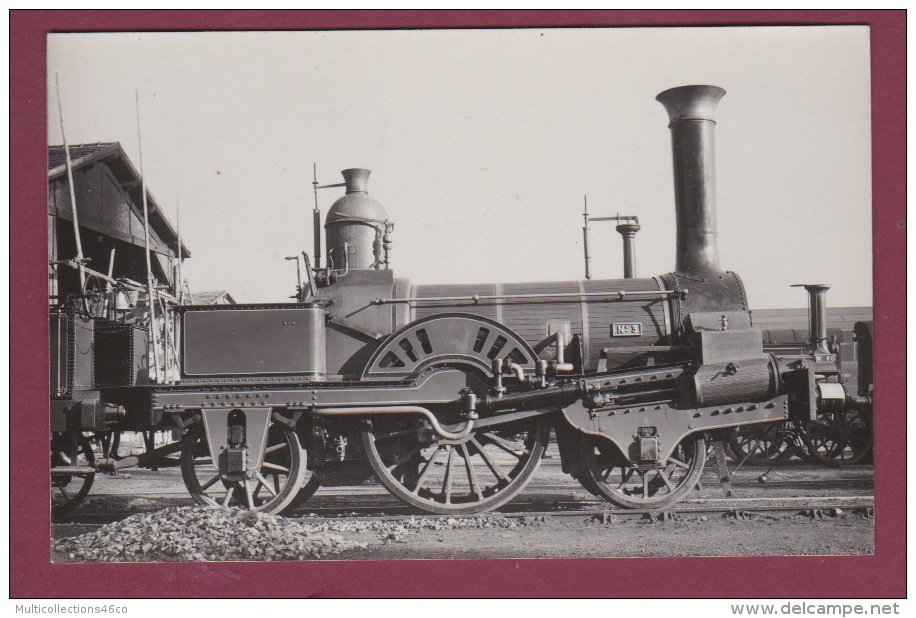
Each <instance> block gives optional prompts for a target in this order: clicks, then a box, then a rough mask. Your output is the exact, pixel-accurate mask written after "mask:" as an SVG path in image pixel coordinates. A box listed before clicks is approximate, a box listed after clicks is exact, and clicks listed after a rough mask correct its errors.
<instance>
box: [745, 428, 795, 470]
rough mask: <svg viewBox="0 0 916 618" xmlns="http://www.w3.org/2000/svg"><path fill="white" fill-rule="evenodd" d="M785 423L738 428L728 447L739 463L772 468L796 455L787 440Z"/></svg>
mask: <svg viewBox="0 0 916 618" xmlns="http://www.w3.org/2000/svg"><path fill="white" fill-rule="evenodd" d="M784 431H785V423H766V424H755V425H748V426H745V427H736V428H735V429H734V431H732V432H731V433H730V434H729V438H728V446H729V447H731V450H732V453H734V455H735V458H736V459H737V460H738V462H739V463H741V462H746V463H748V464H751V465H753V466H772V465H773V464H779V463H783V462H785V461H787V460H788V459H790V458H791V457H792V455H793V454H794V451H795V449H793V448H792V444H791V442H789V441H788V440H786V439H785V435H784V433H783V432H784Z"/></svg>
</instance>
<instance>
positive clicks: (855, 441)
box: [802, 405, 873, 467]
mask: <svg viewBox="0 0 916 618" xmlns="http://www.w3.org/2000/svg"><path fill="white" fill-rule="evenodd" d="M802 438H803V439H804V441H805V445H806V446H807V447H808V453H809V455H810V456H811V457H812V458H813V459H814V460H816V461H818V462H820V463H823V464H826V465H828V466H832V467H840V466H849V465H852V464H855V463H859V462H860V461H862V460H863V459H864V458H865V457H866V455H868V453H869V452H870V451H871V449H872V440H873V436H872V418H871V414H869V413H868V411H867V410H865V409H863V408H862V407H861V406H857V405H849V406H847V407H846V409H845V410H843V411H840V412H825V411H821V410H818V414H817V420H815V421H811V422H809V423H807V425H806V426H805V427H804V428H803V429H802Z"/></svg>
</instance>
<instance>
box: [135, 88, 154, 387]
mask: <svg viewBox="0 0 916 618" xmlns="http://www.w3.org/2000/svg"><path fill="white" fill-rule="evenodd" d="M134 100H135V102H136V104H137V146H138V148H139V151H140V191H142V193H143V252H144V253H145V254H146V290H147V295H148V297H149V299H148V301H147V306H148V307H149V333H150V342H151V343H152V345H153V380H154V381H156V382H158V381H159V342H158V337H157V336H156V300H155V294H156V291H155V290H154V289H153V288H154V285H153V265H152V263H151V261H150V255H149V205H148V203H147V199H146V177H145V176H144V174H143V139H142V137H141V134H140V94H139V93H138V92H136V91H134Z"/></svg>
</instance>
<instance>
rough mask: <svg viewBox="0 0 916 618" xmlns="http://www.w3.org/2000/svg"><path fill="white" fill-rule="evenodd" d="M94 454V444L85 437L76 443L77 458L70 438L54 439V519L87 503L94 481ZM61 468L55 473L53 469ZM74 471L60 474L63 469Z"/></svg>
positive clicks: (52, 500)
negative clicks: (72, 450) (70, 443)
mask: <svg viewBox="0 0 916 618" xmlns="http://www.w3.org/2000/svg"><path fill="white" fill-rule="evenodd" d="M93 466H95V453H94V452H93V451H92V443H91V442H90V441H89V439H88V438H86V437H85V436H80V437H79V438H78V440H77V456H76V459H75V460H74V458H73V454H72V453H71V452H70V448H69V440H68V439H67V436H64V435H59V436H55V437H54V438H52V439H51V512H52V513H53V514H54V515H63V514H65V513H69V512H70V511H72V510H73V509H75V508H76V507H77V506H79V505H80V503H81V502H82V501H83V500H85V499H86V496H87V495H88V494H89V490H90V489H92V483H93V481H95V470H91V471H90V470H89V469H90V468H93ZM55 468H58V472H56V473H55V471H54V469H55ZM63 468H67V469H68V471H69V470H71V469H72V470H73V473H72V474H60V472H61V469H63Z"/></svg>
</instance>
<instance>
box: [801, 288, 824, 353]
mask: <svg viewBox="0 0 916 618" xmlns="http://www.w3.org/2000/svg"><path fill="white" fill-rule="evenodd" d="M805 289H806V290H808V322H809V325H808V341H809V342H810V343H811V346H812V347H814V348H816V349H817V350H818V351H820V352H823V353H824V354H829V353H830V350H829V349H828V347H827V290H829V289H830V286H829V285H826V284H823V283H815V284H811V285H806V286H805Z"/></svg>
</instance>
